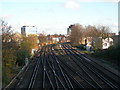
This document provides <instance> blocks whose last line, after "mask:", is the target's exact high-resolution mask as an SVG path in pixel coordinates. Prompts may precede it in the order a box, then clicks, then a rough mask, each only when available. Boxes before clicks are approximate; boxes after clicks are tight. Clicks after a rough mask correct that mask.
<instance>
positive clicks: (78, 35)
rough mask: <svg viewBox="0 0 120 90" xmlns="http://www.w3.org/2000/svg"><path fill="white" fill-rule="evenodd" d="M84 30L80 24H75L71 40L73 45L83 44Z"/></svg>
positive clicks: (72, 28)
mask: <svg viewBox="0 0 120 90" xmlns="http://www.w3.org/2000/svg"><path fill="white" fill-rule="evenodd" d="M83 32H84V28H83V26H82V25H80V24H74V25H72V27H71V34H70V40H71V42H72V43H73V44H75V45H78V44H79V42H80V43H81V42H82V39H83V36H84V34H83Z"/></svg>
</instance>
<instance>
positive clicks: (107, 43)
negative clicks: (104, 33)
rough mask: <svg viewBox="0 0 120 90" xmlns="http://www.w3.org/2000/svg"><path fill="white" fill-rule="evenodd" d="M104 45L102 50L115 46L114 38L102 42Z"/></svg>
mask: <svg viewBox="0 0 120 90" xmlns="http://www.w3.org/2000/svg"><path fill="white" fill-rule="evenodd" d="M102 42H103V45H102V49H107V48H109V47H110V46H112V45H113V39H112V38H106V39H103V40H102Z"/></svg>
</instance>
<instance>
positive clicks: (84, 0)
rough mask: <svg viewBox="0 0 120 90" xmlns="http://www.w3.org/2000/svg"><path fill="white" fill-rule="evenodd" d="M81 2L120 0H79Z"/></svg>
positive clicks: (115, 0)
mask: <svg viewBox="0 0 120 90" xmlns="http://www.w3.org/2000/svg"><path fill="white" fill-rule="evenodd" d="M78 1H80V2H119V0H78Z"/></svg>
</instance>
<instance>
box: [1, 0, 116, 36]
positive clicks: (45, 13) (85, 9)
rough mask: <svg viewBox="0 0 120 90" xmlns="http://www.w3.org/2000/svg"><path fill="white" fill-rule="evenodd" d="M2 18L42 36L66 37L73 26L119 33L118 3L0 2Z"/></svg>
mask: <svg viewBox="0 0 120 90" xmlns="http://www.w3.org/2000/svg"><path fill="white" fill-rule="evenodd" d="M0 18H4V19H5V20H6V21H7V22H8V23H9V24H10V25H12V27H13V29H14V30H15V31H17V32H20V28H21V27H22V26H23V25H27V26H30V27H31V26H35V27H36V29H37V31H38V33H41V32H44V33H46V34H55V33H57V34H66V33H67V28H68V27H69V25H71V24H75V23H79V24H81V25H83V26H87V25H106V26H109V27H110V29H111V32H113V33H117V32H118V0H0Z"/></svg>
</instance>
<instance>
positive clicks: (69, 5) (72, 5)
mask: <svg viewBox="0 0 120 90" xmlns="http://www.w3.org/2000/svg"><path fill="white" fill-rule="evenodd" d="M79 7H80V5H79V4H78V3H77V2H76V1H75V0H68V1H67V2H66V4H65V8H72V9H78V8H79Z"/></svg>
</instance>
